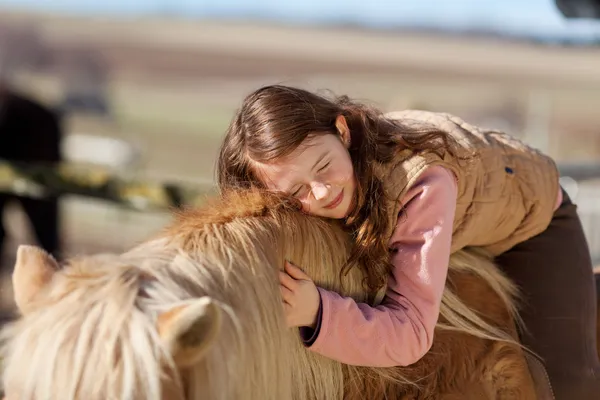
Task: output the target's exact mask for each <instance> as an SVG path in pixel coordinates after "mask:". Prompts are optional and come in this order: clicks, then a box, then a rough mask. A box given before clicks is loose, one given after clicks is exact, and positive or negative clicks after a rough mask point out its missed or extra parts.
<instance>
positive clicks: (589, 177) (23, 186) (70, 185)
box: [0, 159, 600, 265]
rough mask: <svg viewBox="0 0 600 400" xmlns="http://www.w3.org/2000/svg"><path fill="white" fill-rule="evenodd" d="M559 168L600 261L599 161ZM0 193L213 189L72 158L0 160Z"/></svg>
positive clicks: (138, 206)
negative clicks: (122, 173) (137, 176)
mask: <svg viewBox="0 0 600 400" xmlns="http://www.w3.org/2000/svg"><path fill="white" fill-rule="evenodd" d="M559 171H560V173H561V183H562V184H563V187H565V190H567V192H569V195H570V196H571V197H572V198H573V200H574V201H575V202H576V203H577V205H578V211H579V215H580V217H581V220H582V224H583V228H584V231H585V234H586V237H587V239H588V243H589V247H590V252H591V255H592V258H593V259H594V262H595V263H596V264H597V265H600V163H571V164H561V165H560V166H559ZM596 180H597V182H594V181H596ZM0 192H5V193H13V194H19V195H22V196H30V197H47V196H60V195H63V194H71V195H73V194H74V195H79V196H85V197H90V198H95V199H102V200H105V201H108V202H112V203H116V204H118V205H120V206H122V207H125V208H128V209H132V210H138V211H155V210H168V209H172V208H175V207H179V206H195V205H199V204H201V203H202V200H203V199H204V198H205V197H206V196H207V195H210V194H211V193H214V192H215V188H214V186H212V185H197V184H189V183H181V182H180V183H174V182H153V181H142V180H134V179H125V178H123V177H119V176H117V175H114V174H112V173H110V172H109V171H108V170H107V169H103V168H101V167H96V166H87V165H82V164H76V163H62V164H58V165H54V166H52V165H47V164H33V163H14V162H8V161H6V160H2V159H0Z"/></svg>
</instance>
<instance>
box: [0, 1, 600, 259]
mask: <svg viewBox="0 0 600 400" xmlns="http://www.w3.org/2000/svg"><path fill="white" fill-rule="evenodd" d="M0 23H5V24H12V25H15V24H17V25H20V26H30V27H32V28H33V29H35V31H36V32H37V33H38V34H39V37H40V38H41V42H42V43H43V46H44V48H45V49H47V51H48V52H49V53H50V54H52V55H53V57H54V59H55V60H57V61H55V62H54V63H51V64H50V66H47V67H45V68H37V69H36V68H29V69H27V68H24V69H22V70H20V71H17V73H15V75H14V79H15V82H16V84H17V85H18V86H19V87H20V88H22V90H24V91H26V92H28V93H31V94H32V95H34V96H36V97H37V98H40V99H42V100H43V101H44V102H46V103H48V104H51V105H56V104H58V103H59V102H60V101H61V99H62V98H63V97H64V94H65V90H66V89H65V88H67V87H69V84H70V81H71V80H72V77H73V75H72V71H73V64H69V61H68V60H73V59H76V58H77V55H78V54H81V53H82V52H83V53H86V54H93V55H94V56H95V57H97V58H98V59H99V60H101V63H102V66H103V68H105V70H106V72H107V76H108V79H107V81H106V83H105V84H104V86H105V87H104V89H105V91H106V93H107V100H108V103H109V105H110V107H111V115H110V116H108V117H98V116H93V115H85V114H73V115H70V116H69V117H68V118H67V120H66V125H65V127H66V130H67V132H68V133H82V132H84V133H90V134H94V135H101V136H109V137H116V138H120V139H123V140H126V141H128V142H131V143H133V144H135V145H136V146H138V147H139V148H140V149H141V152H142V156H143V158H142V162H141V163H140V164H139V165H137V166H135V168H133V169H132V170H130V171H128V172H129V173H131V174H134V175H136V176H139V177H148V178H157V179H174V180H185V181H188V182H198V183H201V182H207V181H209V182H210V181H212V178H213V166H214V161H215V155H216V151H217V149H218V146H219V143H220V140H221V138H222V135H223V133H224V131H225V129H226V127H227V125H228V122H229V119H230V118H231V116H232V113H233V112H234V110H235V108H236V107H237V106H238V105H239V103H240V102H241V100H242V98H243V96H244V95H245V94H247V93H248V92H249V91H251V90H253V89H255V88H256V87H258V86H259V85H262V84H267V83H286V84H293V85H300V86H304V87H308V88H311V89H321V90H322V89H331V90H333V91H334V92H335V93H338V94H342V93H343V94H348V95H351V96H353V97H358V98H360V99H364V100H368V101H370V102H372V103H375V104H377V105H379V106H380V107H382V108H383V109H385V110H392V109H400V108H408V107H413V108H426V109H431V110H440V111H447V112H451V113H456V114H458V115H460V116H462V117H463V118H465V119H467V120H468V121H470V122H473V123H478V124H482V125H486V126H495V127H499V128H501V129H506V130H509V131H510V132H512V133H513V134H515V135H518V136H521V137H524V138H525V139H526V140H527V141H529V142H531V143H532V144H534V145H536V146H538V147H540V148H541V149H543V150H546V151H548V152H549V153H550V154H552V155H553V156H555V157H556V158H557V159H558V160H560V161H563V160H593V159H597V158H598V156H599V154H600V112H598V105H599V104H600V72H599V71H600V48H565V47H556V46H543V45H540V44H533V43H523V42H510V41H502V40H500V39H491V38H488V39H484V38H470V37H453V36H444V35H440V34H438V35H434V34H431V33H417V32H371V31H361V30H358V29H342V28H336V29H333V28H331V29H326V28H317V27H291V26H276V25H266V24H263V25H259V24H250V23H243V22H239V23H232V22H228V23H224V22H217V21H199V22H195V21H185V20H175V19H172V20H169V19H121V20H117V19H105V18H73V17H66V16H56V15H41V14H22V13H21V14H19V13H7V12H4V13H0ZM63 208H64V210H65V214H64V237H65V242H66V243H67V252H68V253H73V252H79V251H92V250H93V251H103V250H115V251H117V250H120V249H123V248H125V247H128V246H130V245H131V244H133V243H135V242H137V241H139V240H141V239H143V238H144V237H147V236H148V235H149V234H151V233H152V232H153V231H154V230H156V229H158V227H160V226H161V225H162V224H163V223H164V222H166V221H167V220H168V214H153V215H144V214H139V213H135V212H128V211H124V210H118V209H116V208H114V207H112V206H107V205H105V204H101V203H95V202H90V201H87V200H86V201H82V200H80V199H65V200H64V201H63ZM9 217H10V219H11V221H12V222H11V224H10V226H11V230H12V231H13V233H14V244H15V245H16V243H22V242H27V241H29V240H30V239H28V236H27V232H26V231H24V230H23V228H22V227H23V224H21V222H19V221H20V220H19V219H18V218H19V216H18V213H17V214H15V213H11V215H10V216H9ZM13 250H14V246H13V247H12V248H9V249H7V251H8V253H9V254H14V252H13ZM6 262H7V263H10V260H8V261H6Z"/></svg>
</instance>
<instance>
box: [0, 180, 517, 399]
mask: <svg viewBox="0 0 600 400" xmlns="http://www.w3.org/2000/svg"><path fill="white" fill-rule="evenodd" d="M350 245H351V244H350V240H349V238H348V236H347V235H346V234H345V233H344V232H343V231H342V230H341V229H340V228H339V227H336V225H335V224H331V223H328V222H326V221H323V220H321V219H318V218H314V217H309V216H306V215H302V214H301V213H299V212H297V209H296V208H295V207H294V206H293V205H292V204H291V203H287V202H286V201H285V200H284V199H281V198H279V197H277V196H273V195H267V194H264V193H260V192H255V191H245V192H232V193H230V194H229V195H228V197H226V198H225V199H215V200H214V201H212V202H210V203H208V204H207V205H206V206H203V207H202V208H200V209H198V210H192V211H186V212H184V213H181V214H180V215H178V216H177V218H176V221H175V222H174V223H173V224H171V225H170V226H169V227H168V228H167V229H165V230H164V231H163V232H161V233H160V234H159V235H157V236H156V237H154V238H152V239H151V240H148V241H147V242H145V243H143V244H141V245H139V246H137V247H135V248H134V249H132V250H130V251H128V252H126V253H124V254H122V255H102V256H95V257H82V258H78V259H73V260H71V261H70V262H69V264H68V265H66V266H65V267H64V268H62V269H61V270H59V271H57V272H56V273H55V274H54V276H53V277H52V280H51V282H50V283H49V284H48V285H46V287H44V289H43V290H41V291H40V292H39V293H38V295H37V296H36V297H35V300H34V301H33V305H32V306H31V311H28V312H26V313H24V315H23V316H22V317H21V318H20V319H19V320H17V321H16V322H15V323H13V324H11V325H10V326H9V327H7V328H5V329H4V330H3V332H2V337H1V339H2V356H3V359H4V365H3V368H4V375H3V378H4V382H5V389H6V393H7V394H8V395H9V396H11V394H12V393H14V396H15V398H16V399H19V400H40V399H86V400H100V399H102V400H105V399H115V400H116V399H123V400H126V399H127V400H134V399H140V400H141V399H144V400H161V399H173V400H199V399H210V400H225V399H228V400H229V399H239V398H244V399H249V400H259V399H260V400H271V399H272V400H286V399H289V400H291V399H294V400H309V399H341V398H342V397H343V396H344V395H345V396H346V397H345V398H349V399H355V398H356V399H358V398H365V397H364V396H365V393H370V392H373V393H375V392H377V393H383V394H385V395H386V396H387V397H385V398H390V399H393V398H400V397H396V395H394V394H392V393H393V392H395V391H396V392H397V391H398V390H399V389H398V388H400V387H403V385H404V386H406V385H409V386H410V385H413V386H414V390H416V391H421V392H419V393H423V394H426V393H425V392H423V390H424V389H423V388H422V387H421V386H422V383H423V382H424V381H426V380H427V379H428V377H427V374H431V373H432V371H431V369H429V370H428V369H427V365H428V364H427V361H425V362H424V363H418V365H415V366H414V367H412V366H411V367H406V368H366V367H352V366H347V365H342V364H340V363H337V362H335V361H333V360H329V359H326V358H324V357H321V356H319V355H317V354H314V353H312V352H310V351H307V350H306V349H305V348H304V347H303V345H302V344H301V342H300V340H299V338H298V332H297V330H295V329H288V328H286V326H285V320H284V317H283V313H282V307H281V298H280V294H279V287H278V280H277V275H276V271H277V268H280V267H281V266H282V265H283V262H284V260H285V259H289V260H291V261H293V262H295V263H297V264H298V265H301V266H304V267H305V268H306V272H307V273H308V274H309V275H310V276H311V277H312V278H313V279H314V280H315V282H317V284H318V285H320V286H322V287H325V288H327V289H332V290H335V291H337V292H339V293H341V294H342V295H346V296H351V297H353V298H355V299H356V300H357V301H367V300H368V299H369V298H371V297H370V295H372V294H368V293H365V292H364V290H363V288H362V285H361V282H362V278H363V275H362V273H361V272H360V269H359V268H352V269H351V270H350V272H349V274H348V275H347V276H346V277H345V279H344V282H339V274H338V272H339V269H340V268H341V266H342V265H343V263H344V262H345V260H346V257H347V256H348V254H349V250H350ZM450 271H451V272H450V277H449V284H448V285H447V287H446V290H445V293H444V297H443V302H442V308H441V318H440V322H439V324H438V330H437V332H438V333H437V334H438V335H439V334H440V332H443V331H447V332H449V334H453V332H454V333H456V334H463V335H464V334H466V335H468V336H469V337H471V338H483V339H486V340H487V339H490V340H493V341H495V342H497V343H499V344H501V345H502V346H507V348H511V349H514V348H518V344H516V343H515V342H514V337H515V334H514V332H515V326H509V327H502V326H501V327H498V326H494V325H493V321H492V322H490V321H489V320H487V319H486V318H485V317H482V316H480V315H479V314H478V312H476V311H474V310H473V309H474V308H477V305H473V304H470V305H467V304H465V303H464V302H463V301H462V300H461V299H460V297H459V295H457V288H458V286H460V285H458V284H457V285H456V286H457V288H453V279H454V278H460V276H468V277H470V278H472V279H475V280H478V281H480V282H483V285H484V286H486V285H487V290H491V292H490V295H491V296H496V297H497V298H498V299H499V301H498V302H496V303H497V304H500V305H501V307H502V308H503V310H504V311H503V312H504V313H505V314H506V318H507V320H509V321H510V320H512V321H518V318H517V313H516V308H515V304H514V301H515V296H516V293H517V292H516V289H515V287H514V286H513V285H512V284H511V283H510V282H509V281H508V280H507V279H506V278H505V277H504V276H503V275H502V274H500V272H499V271H498V270H497V269H496V268H495V267H494V265H493V264H492V262H491V261H490V259H489V258H488V257H486V256H485V255H482V254H478V253H476V252H473V251H470V252H460V253H458V254H456V255H454V256H453V257H452V260H451V265H450ZM479 285H480V286H481V283H479ZM202 296H210V298H211V299H213V301H214V303H215V304H217V305H218V307H219V309H220V310H222V315H223V317H222V321H221V324H220V330H219V336H218V338H217V339H216V340H215V341H214V344H213V345H212V346H211V348H210V350H209V351H208V352H207V353H206V354H205V355H204V356H203V358H202V359H201V360H200V361H199V362H198V363H196V364H195V365H194V366H193V367H189V368H178V366H177V365H176V361H175V360H174V358H173V357H172V355H171V354H170V353H169V351H168V350H167V349H166V348H165V346H164V343H163V341H162V340H161V337H160V335H159V333H158V332H157V328H156V323H157V319H158V318H159V316H160V315H161V314H162V313H166V312H169V310H172V309H174V308H176V307H179V306H184V305H186V304H190V302H192V301H194V299H197V298H200V297H202ZM498 307H500V306H498ZM501 328H505V330H503V329H501ZM453 340H454V339H453ZM467 346H468V345H467ZM440 352H443V349H440V348H439V347H436V345H435V344H434V347H433V349H432V352H431V353H432V354H431V356H429V357H438V358H439V357H440ZM427 357H428V356H426V357H425V358H427ZM436 359H437V358H436ZM420 364H423V365H420ZM465 368H467V367H465ZM449 384H450V385H451V384H452V383H449ZM383 385H388V386H389V388H391V389H389V390H388V389H382V386H383ZM49 393H51V394H52V397H49V395H48V394H49ZM386 393H387V394H386ZM367 397H368V398H371V397H369V396H368V395H367ZM378 398H379V397H378ZM381 398H384V397H381Z"/></svg>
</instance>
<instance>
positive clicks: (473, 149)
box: [376, 110, 559, 255]
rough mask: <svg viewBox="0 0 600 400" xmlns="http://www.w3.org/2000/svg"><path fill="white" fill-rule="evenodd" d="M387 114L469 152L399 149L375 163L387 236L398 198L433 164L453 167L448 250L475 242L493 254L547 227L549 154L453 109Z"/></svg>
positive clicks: (554, 182)
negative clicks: (465, 157)
mask: <svg viewBox="0 0 600 400" xmlns="http://www.w3.org/2000/svg"><path fill="white" fill-rule="evenodd" d="M386 116H387V117H390V118H394V119H397V120H400V121H401V122H402V124H403V125H405V126H412V127H417V128H418V127H426V126H429V127H431V126H433V127H435V128H437V129H439V130H442V131H444V132H446V133H447V134H449V135H452V136H453V137H454V138H455V139H456V140H457V142H458V145H457V148H456V149H455V150H456V151H457V152H458V154H461V153H462V154H467V153H469V154H474V157H473V158H472V159H471V160H469V161H460V162H459V160H457V159H455V158H454V157H453V156H452V155H451V154H450V153H448V152H442V154H439V155H438V154H433V153H425V154H413V153H412V152H410V151H404V152H401V153H400V155H399V158H398V161H397V162H395V163H391V164H390V165H387V166H383V167H380V168H379V169H378V170H377V171H376V173H377V174H378V175H379V176H380V177H381V178H382V179H383V181H384V182H386V186H387V187H386V190H387V191H388V195H389V205H388V206H389V207H390V208H391V210H392V213H391V217H390V218H391V220H390V223H389V228H388V232H387V233H388V237H390V236H391V235H392V232H393V229H394V226H395V225H396V221H397V217H398V213H399V211H400V204H399V202H398V199H400V198H402V196H404V194H405V193H406V191H407V189H408V188H409V187H410V186H412V185H413V184H414V183H415V181H416V180H417V178H418V177H419V175H420V174H421V173H422V172H423V171H424V170H425V168H426V167H428V166H430V165H434V164H441V165H443V166H445V167H447V168H449V169H450V170H452V171H453V172H454V174H455V175H456V178H457V182H458V202H457V208H456V216H455V219H454V231H453V239H452V252H455V251H457V250H460V249H462V248H464V247H468V246H479V247H483V248H485V249H487V250H488V251H490V252H491V253H492V254H493V255H498V254H501V253H503V252H505V251H506V250H508V249H510V248H511V247H512V246H514V245H515V244H517V243H520V242H522V241H524V240H526V239H528V238H530V237H532V236H535V235H537V234H538V233H540V232H542V231H543V230H544V229H546V227H547V226H548V224H549V223H550V220H551V218H552V214H553V208H554V205H555V203H556V196H557V193H558V189H559V187H558V185H559V183H558V177H559V174H558V170H557V168H556V165H555V163H554V161H553V160H552V159H550V158H549V157H547V156H545V155H544V154H542V153H540V152H539V151H538V150H536V149H533V148H531V147H529V146H527V145H526V144H524V143H523V142H521V141H519V140H517V139H515V138H513V137H511V136H509V135H507V134H505V133H502V132H498V131H491V130H483V129H481V128H478V127H475V126H472V125H469V124H468V123H466V122H464V121H463V120H461V119H460V118H458V117H455V116H453V115H449V114H442V113H433V112H426V111H415V110H406V111H400V112H393V113H389V114H387V115H386Z"/></svg>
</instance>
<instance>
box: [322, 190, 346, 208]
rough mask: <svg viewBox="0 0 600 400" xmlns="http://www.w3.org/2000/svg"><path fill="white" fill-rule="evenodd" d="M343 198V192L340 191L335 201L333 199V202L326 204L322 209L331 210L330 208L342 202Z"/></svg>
mask: <svg viewBox="0 0 600 400" xmlns="http://www.w3.org/2000/svg"><path fill="white" fill-rule="evenodd" d="M343 198H344V191H343V190H342V191H340V194H338V195H337V197H336V198H335V199H333V201H332V202H331V203H329V204H327V205H326V206H325V207H324V208H327V209H332V208H335V207H337V206H338V205H339V204H340V203H341V202H342V199H343Z"/></svg>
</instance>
